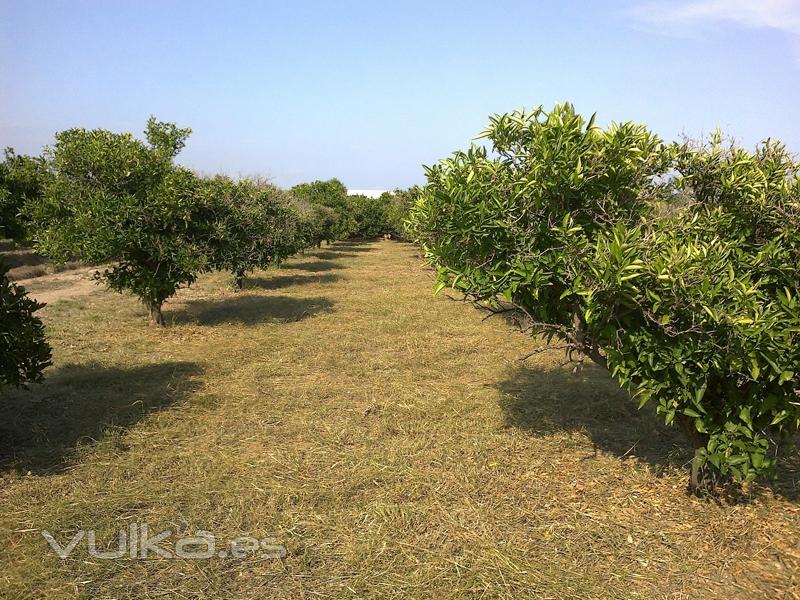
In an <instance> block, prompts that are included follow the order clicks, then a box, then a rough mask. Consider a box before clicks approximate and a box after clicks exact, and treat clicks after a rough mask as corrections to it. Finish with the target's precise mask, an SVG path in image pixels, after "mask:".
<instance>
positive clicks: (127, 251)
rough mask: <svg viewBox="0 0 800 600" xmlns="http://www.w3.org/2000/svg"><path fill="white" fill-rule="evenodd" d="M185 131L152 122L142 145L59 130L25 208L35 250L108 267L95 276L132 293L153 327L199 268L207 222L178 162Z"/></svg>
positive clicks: (105, 134) (192, 181)
mask: <svg viewBox="0 0 800 600" xmlns="http://www.w3.org/2000/svg"><path fill="white" fill-rule="evenodd" d="M189 133H190V130H189V129H180V128H178V127H176V126H175V125H173V124H171V123H162V122H159V121H156V120H155V119H154V118H151V119H150V120H149V121H148V122H147V128H146V130H145V135H146V142H143V141H141V140H139V139H136V138H135V137H133V136H132V135H130V134H127V133H123V134H120V133H112V132H110V131H107V130H104V129H94V130H85V129H70V130H67V131H63V132H61V133H58V134H56V139H55V144H54V146H53V147H52V148H50V149H48V150H47V152H46V153H45V158H46V161H47V169H48V172H49V174H48V178H47V181H46V184H45V188H44V194H43V197H42V199H41V201H39V202H36V203H34V204H33V205H32V206H30V208H29V210H28V216H29V218H30V219H31V221H32V224H33V229H34V237H35V240H36V247H37V250H38V251H40V252H41V253H43V254H45V255H47V256H50V257H52V258H53V259H55V260H58V261H66V260H73V259H78V260H83V261H86V262H90V263H93V264H101V263H111V266H110V267H108V268H106V269H105V270H103V271H102V272H98V273H97V274H96V276H97V278H98V279H99V280H102V281H104V282H106V283H107V284H108V286H109V287H111V288H112V289H114V290H117V291H119V292H123V291H128V292H131V293H133V294H134V295H136V296H137V297H138V298H139V299H140V300H141V301H142V302H143V303H144V305H145V306H146V307H147V308H148V310H149V312H150V320H151V323H152V324H154V325H163V324H164V318H163V315H162V312H161V309H162V305H163V303H164V301H165V300H167V299H168V298H170V297H171V296H172V295H173V294H174V293H175V291H176V290H177V289H178V288H179V287H180V286H182V285H189V284H191V283H192V282H193V281H194V280H195V278H196V276H197V273H198V272H199V271H200V270H201V269H202V268H203V267H204V262H203V260H204V255H203V253H202V252H201V251H199V250H198V248H197V242H196V240H197V238H198V237H202V236H203V235H204V230H205V229H206V228H207V224H208V222H209V217H208V214H207V212H208V209H207V207H205V206H203V205H202V204H198V203H197V202H196V201H195V200H196V189H197V181H196V177H195V176H194V174H193V173H192V172H190V171H189V170H187V169H184V168H181V167H178V166H176V165H175V164H174V162H173V159H174V157H175V156H176V155H177V154H178V153H179V152H180V150H181V149H182V148H183V146H184V144H185V142H186V138H187V137H188V136H189Z"/></svg>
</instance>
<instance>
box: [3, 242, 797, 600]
mask: <svg viewBox="0 0 800 600" xmlns="http://www.w3.org/2000/svg"><path fill="white" fill-rule="evenodd" d="M421 262H422V261H421V258H420V257H419V255H418V251H417V250H416V249H415V248H414V247H413V246H410V245H405V244H398V243H393V242H380V243H377V242H376V243H368V244H337V245H334V246H331V247H325V248H323V249H321V250H320V251H317V252H309V253H307V254H306V255H305V256H301V257H297V258H295V259H293V260H291V261H289V262H288V263H286V264H285V265H284V267H283V268H281V269H276V270H270V271H267V272H263V273H259V274H257V275H256V276H254V277H253V278H252V279H251V280H250V281H249V283H248V286H247V289H245V290H244V291H242V292H239V293H234V292H233V291H230V290H229V289H227V287H226V286H227V282H228V278H227V276H225V275H224V274H216V275H212V276H208V277H204V278H202V279H201V280H200V281H199V282H198V284H197V285H196V286H194V287H192V288H191V289H190V290H185V291H183V292H181V293H180V295H179V297H178V298H177V299H176V300H174V301H172V302H170V303H169V305H168V307H167V309H166V316H167V319H168V321H170V322H171V325H170V326H169V327H168V328H167V329H166V330H163V331H158V330H153V329H150V328H148V327H147V326H146V324H145V318H144V312H143V310H142V308H141V307H140V306H139V305H138V304H137V303H136V302H135V301H134V300H133V299H130V298H127V297H122V296H119V295H114V294H110V293H105V292H102V291H97V292H95V293H93V294H91V295H89V296H85V297H82V298H77V299H74V300H63V301H59V302H56V303H54V304H53V305H51V306H48V307H47V308H46V309H45V310H44V311H43V313H44V318H45V320H46V323H47V327H48V333H49V335H50V337H51V340H52V343H53V346H54V353H55V366H54V367H53V368H52V369H50V370H49V371H48V380H47V382H46V383H45V384H44V385H42V386H36V387H34V388H33V389H32V391H30V392H9V391H6V392H4V394H5V397H4V398H3V400H2V403H3V407H2V410H3V416H2V424H0V435H2V438H3V442H2V450H0V452H2V461H3V462H2V465H3V466H2V473H3V478H2V479H1V480H0V560H1V561H2V565H3V569H2V571H1V572H0V597H3V598H72V597H76V598H96V599H106V598H137V599H143V598H292V599H296V598H495V597H502V598H519V597H533V598H647V599H651V598H706V597H719V598H756V597H769V598H789V597H796V595H797V593H798V592H797V587H796V586H797V585H798V581H799V580H798V574H797V572H798V568H800V550H798V540H800V507H799V506H800V505H798V504H797V501H796V499H792V496H793V494H794V492H793V490H792V485H793V483H792V478H793V477H796V472H793V471H792V470H791V469H792V464H789V465H787V469H789V471H788V477H787V479H786V480H785V481H784V483H783V484H781V485H777V486H774V487H773V488H772V489H767V488H764V489H757V490H755V491H754V493H753V495H752V497H750V498H746V499H744V500H741V501H739V502H737V503H714V502H705V501H701V500H698V499H694V498H690V497H687V496H686V494H685V491H684V490H685V483H686V473H685V471H684V470H683V469H682V468H681V467H682V463H683V461H685V460H686V455H685V454H684V453H683V451H682V450H680V448H679V446H678V444H680V443H681V439H680V437H679V436H677V434H676V433H675V432H674V431H672V430H669V429H664V428H662V427H660V426H659V425H658V421H657V420H656V419H654V418H653V416H652V415H651V414H650V413H648V412H646V411H643V412H637V411H636V409H635V406H634V405H633V403H632V402H630V401H629V400H627V399H626V397H625V394H624V393H622V392H620V391H619V390H618V389H616V386H615V385H614V384H613V383H611V382H610V381H609V379H608V377H607V376H606V375H605V374H604V373H602V372H600V371H599V370H596V369H593V368H589V369H586V370H585V371H584V372H582V373H578V374H572V373H571V371H570V369H569V368H567V367H561V366H559V365H560V363H561V362H562V359H563V357H562V355H561V354H560V353H558V352H554V353H545V354H542V355H538V356H536V357H535V358H534V359H531V360H529V361H528V362H526V363H521V362H520V361H518V360H517V358H518V357H519V356H520V355H522V354H524V353H526V351H528V350H530V349H531V347H532V345H533V344H534V341H533V340H531V338H527V337H525V336H522V335H520V334H516V333H512V332H511V329H510V328H509V325H508V324H507V323H505V322H504V321H503V320H502V319H499V318H497V319H490V320H488V321H482V317H483V315H482V314H480V313H479V312H477V311H476V310H475V309H473V308H472V307H471V306H469V305H466V304H463V303H459V302H454V301H451V300H449V299H448V298H447V297H446V295H444V294H442V295H439V296H437V297H433V295H432V288H433V281H432V276H431V274H430V273H429V272H428V271H425V270H424V269H422V268H420V266H421ZM132 522H137V523H147V524H148V526H149V527H150V530H151V532H153V531H156V532H157V531H161V530H163V529H171V530H172V531H173V532H174V535H173V547H174V539H175V537H177V535H178V534H181V533H191V532H194V531H195V530H198V529H201V530H207V531H211V532H213V533H214V534H215V535H216V536H217V540H218V544H221V543H222V542H224V541H227V540H229V539H232V538H235V537H236V536H240V535H251V536H257V537H261V536H273V537H275V538H276V539H277V540H278V542H280V543H282V544H284V545H285V546H286V547H287V549H288V556H287V557H286V558H285V559H284V560H282V561H281V560H274V559H273V560H263V559H257V558H248V559H231V558H227V559H219V558H215V559H209V560H202V561H192V560H179V559H173V560H170V559H161V558H157V557H156V558H149V559H147V560H130V559H118V560H97V559H94V558H91V557H89V556H88V555H87V552H86V540H84V541H83V542H81V544H80V546H79V547H78V548H77V549H76V550H75V552H74V554H73V555H72V556H71V557H70V558H69V559H67V560H61V559H59V558H58V557H57V556H56V555H55V554H54V553H53V552H52V551H51V550H50V549H49V547H48V546H47V545H46V542H45V540H44V539H43V538H42V536H41V535H40V530H42V529H46V530H48V531H50V532H52V533H53V534H55V535H56V537H57V538H58V539H59V540H60V541H62V543H64V542H66V540H67V539H69V537H70V536H71V535H72V534H73V533H74V532H75V531H76V530H78V529H81V528H83V529H89V528H93V529H96V530H97V532H98V538H99V539H101V540H103V541H104V542H105V543H109V544H113V543H115V541H116V540H115V536H116V532H117V531H119V530H120V529H122V528H126V527H127V526H128V525H129V524H130V523H132Z"/></svg>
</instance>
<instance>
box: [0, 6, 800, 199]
mask: <svg viewBox="0 0 800 600" xmlns="http://www.w3.org/2000/svg"><path fill="white" fill-rule="evenodd" d="M564 100H568V101H571V102H573V103H574V104H575V105H576V107H577V108H578V109H579V110H581V111H583V112H585V113H587V114H590V113H592V112H595V111H596V112H597V113H598V120H599V122H601V123H606V122H609V121H612V120H616V121H619V120H629V119H630V120H635V121H640V122H644V123H647V124H648V125H650V127H651V128H653V129H654V130H655V131H656V132H657V133H659V134H661V135H662V136H664V137H665V138H668V139H674V138H676V137H679V136H680V135H682V134H684V133H685V134H688V135H691V136H698V135H701V134H702V133H704V132H708V131H710V130H713V129H714V128H715V127H717V126H720V127H722V128H723V129H724V130H725V131H727V132H728V133H730V134H732V135H734V136H735V137H736V138H738V139H739V140H740V141H741V142H743V143H744V144H746V145H748V146H752V145H753V144H755V143H756V142H757V141H759V140H760V139H762V138H764V137H768V136H771V137H777V138H780V139H782V140H783V141H784V142H786V143H787V145H788V146H789V147H790V148H791V149H792V150H793V151H795V152H800V118H798V108H800V0H672V1H646V0H597V1H589V0H586V1H582V2H579V1H574V2H568V1H561V2H556V1H553V2H545V1H540V2H534V1H528V2H524V1H516V2H511V1H504V0H498V1H495V2H486V1H485V0H484V1H480V2H477V1H476V2H473V1H471V0H461V1H458V2H455V1H443V2H436V1H435V0H428V1H420V2H418V1H407V2H380V1H378V0H372V1H363V2H361V1H359V2H356V1H347V0H342V1H325V2H322V1H314V2H310V1H305V2H304V1H302V0H295V1H293V2H268V1H261V2H258V1H253V2H243V1H242V2H237V1H236V0H232V1H229V2H212V1H207V0H191V1H171V0H160V1H155V0H130V1H122V0H102V1H101V0H94V1H89V0H87V1H80V0H73V1H71V2H66V1H63V2H53V1H37V0H18V1H9V0H0V145H2V146H8V145H10V146H13V147H15V148H16V149H17V150H18V151H20V152H26V153H38V152H39V151H40V150H41V148H42V146H43V145H45V144H48V143H50V142H51V140H52V136H53V133H54V132H56V131H59V130H62V129H66V128H69V127H75V126H80V127H87V128H90V127H105V128H107V129H111V130H116V131H133V132H136V133H139V132H141V130H142V128H143V126H144V122H145V121H146V119H147V117H148V116H149V115H151V114H154V115H156V116H157V117H159V118H161V119H163V120H169V121H174V122H177V123H178V124H179V125H182V126H189V127H192V129H193V130H194V133H193V135H192V137H191V138H190V140H189V143H188V145H187V147H186V150H184V152H183V154H182V155H181V158H180V162H182V163H183V164H185V165H187V166H189V167H191V168H194V169H196V170H198V171H200V172H203V173H214V172H225V173H228V174H231V175H254V174H260V175H265V176H270V177H273V178H274V180H275V182H276V183H278V184H280V185H284V186H288V185H293V184H295V183H298V182H301V181H308V180H312V179H318V178H328V177H339V178H340V179H341V180H342V181H343V182H344V183H345V184H346V185H347V186H348V187H350V188H394V187H405V186H408V185H410V184H414V183H422V182H423V179H424V176H423V173H422V169H421V165H422V164H430V163H432V162H435V161H436V160H437V159H439V158H442V157H444V156H446V155H448V154H449V153H450V152H451V151H453V150H455V149H456V148H463V147H466V146H467V145H468V144H469V141H470V139H471V138H472V137H473V136H474V135H476V134H477V133H478V132H479V131H480V130H481V129H483V127H484V125H485V123H486V121H487V115H489V114H491V113H496V112H505V111H509V110H512V109H514V108H519V107H532V106H537V105H539V104H545V105H552V104H553V103H555V102H558V101H564Z"/></svg>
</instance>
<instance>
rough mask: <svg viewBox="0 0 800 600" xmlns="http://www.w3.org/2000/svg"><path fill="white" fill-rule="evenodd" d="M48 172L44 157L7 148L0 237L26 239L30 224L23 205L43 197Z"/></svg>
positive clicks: (1, 172)
mask: <svg viewBox="0 0 800 600" xmlns="http://www.w3.org/2000/svg"><path fill="white" fill-rule="evenodd" d="M45 175H46V173H45V169H44V161H43V160H42V159H41V158H33V157H31V156H25V155H23V154H16V153H15V152H14V150H13V149H11V148H6V149H5V154H4V160H3V161H2V162H0V238H3V237H7V238H11V239H13V240H15V241H18V242H20V241H25V240H26V238H27V235H28V231H27V229H28V226H27V220H26V219H25V217H24V215H23V214H22V213H23V207H24V205H25V204H26V203H29V202H36V201H38V200H39V199H40V198H41V195H42V189H43V184H44V178H45Z"/></svg>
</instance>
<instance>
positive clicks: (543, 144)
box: [411, 105, 800, 490]
mask: <svg viewBox="0 0 800 600" xmlns="http://www.w3.org/2000/svg"><path fill="white" fill-rule="evenodd" d="M483 135H484V137H485V138H487V139H488V140H489V142H490V143H491V146H492V151H491V153H490V152H489V151H488V150H487V149H486V148H483V147H477V146H473V147H472V148H470V149H469V150H468V151H467V152H456V153H455V154H454V155H453V156H452V157H451V158H449V159H446V160H444V161H442V162H441V163H440V164H438V165H436V166H433V167H430V168H427V176H428V184H427V185H426V186H425V188H424V189H423V190H422V192H421V199H420V201H419V202H418V203H417V204H416V205H415V207H414V209H413V211H412V219H411V231H412V232H413V234H414V235H415V237H416V238H417V239H418V240H419V241H421V242H422V243H423V245H424V246H425V249H426V251H427V254H428V256H429V258H430V260H431V262H432V263H433V264H434V265H435V266H436V268H437V271H438V276H439V283H438V286H439V288H441V287H443V286H445V285H450V286H452V287H454V288H456V289H458V290H461V291H462V292H463V293H464V294H465V295H466V296H468V297H470V298H472V299H473V300H474V301H476V302H478V303H479V304H481V305H482V306H485V307H487V308H488V309H489V310H492V311H495V312H499V311H504V310H511V309H514V310H519V311H522V312H523V313H524V314H525V315H526V316H527V319H528V322H529V330H530V331H532V332H536V333H544V334H545V335H546V336H547V338H548V339H549V340H550V341H552V340H558V343H557V344H555V345H553V346H551V347H555V348H561V349H564V350H565V351H566V352H567V354H568V356H569V358H570V359H571V360H575V361H576V362H577V363H578V366H579V365H580V364H582V362H583V360H584V359H585V358H586V357H588V358H590V359H592V360H594V361H595V362H597V363H599V364H601V365H603V366H607V367H608V368H609V369H610V372H611V374H612V376H614V377H615V378H616V379H617V380H618V381H619V382H620V383H621V384H623V385H625V386H627V387H628V388H629V389H630V390H631V391H632V392H633V394H634V396H635V397H636V398H637V399H638V400H639V402H640V406H641V405H644V404H645V403H647V402H654V403H655V404H656V407H657V410H658V412H659V413H660V414H661V415H662V416H663V418H664V419H665V421H666V422H667V423H673V422H678V423H679V424H680V425H681V427H682V428H683V429H684V431H685V432H686V433H687V435H688V436H689V439H690V440H691V442H692V445H693V447H694V449H695V459H694V461H693V465H692V477H691V480H690V487H691V488H692V489H695V490H696V489H699V488H703V487H708V486H709V484H710V485H713V479H714V476H716V475H724V476H727V475H732V476H733V477H735V478H737V479H752V478H753V477H755V476H756V475H757V474H759V473H763V472H766V471H767V470H768V469H769V468H770V467H771V466H773V464H774V459H773V458H770V457H769V456H768V450H770V449H773V450H774V448H775V442H776V439H777V438H778V437H779V436H780V435H781V434H783V433H784V432H785V431H787V430H789V429H796V428H797V427H798V426H799V425H800V411H798V402H797V395H798V391H797V390H798V378H797V373H798V372H800V368H798V359H800V353H798V349H797V348H798V344H797V342H798V335H799V333H798V332H800V321H798V310H797V306H798V305H797V293H798V275H797V266H798V264H800V262H799V261H798V258H800V256H798V248H799V247H800V243H798V239H797V231H798V227H797V225H798V210H799V209H798V189H800V185H799V184H798V167H797V165H796V164H795V163H793V162H792V160H791V158H790V157H789V155H788V154H787V153H786V151H785V149H784V148H783V147H782V146H780V145H777V144H771V143H768V144H766V145H764V146H762V147H760V148H759V149H758V150H757V151H756V153H754V154H750V153H747V152H744V151H743V150H741V149H738V148H728V149H724V148H722V146H721V144H720V140H719V139H718V138H717V139H714V140H712V143H711V145H710V146H702V147H697V146H693V145H691V144H685V145H683V146H678V145H671V146H665V145H664V144H663V143H662V142H661V141H660V140H659V139H658V138H657V137H656V136H654V135H653V134H652V133H650V132H649V131H648V130H647V129H646V128H645V127H643V126H640V125H634V124H632V123H623V124H620V125H612V126H610V127H608V128H606V129H601V128H599V127H597V126H596V125H594V119H593V118H592V119H590V120H589V121H586V120H584V119H583V118H582V117H581V116H580V115H578V114H576V113H575V111H574V109H573V108H572V107H571V106H570V105H561V106H557V107H556V108H555V109H554V110H553V111H551V112H546V111H543V110H542V109H541V108H540V109H537V110H534V111H532V112H521V111H518V112H515V113H512V114H510V115H501V116H495V117H492V119H491V123H490V126H489V127H488V129H487V130H486V131H485V132H484V134H483ZM704 475H711V476H712V477H711V478H710V479H709V478H705V479H704Z"/></svg>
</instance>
